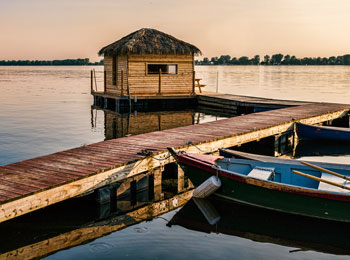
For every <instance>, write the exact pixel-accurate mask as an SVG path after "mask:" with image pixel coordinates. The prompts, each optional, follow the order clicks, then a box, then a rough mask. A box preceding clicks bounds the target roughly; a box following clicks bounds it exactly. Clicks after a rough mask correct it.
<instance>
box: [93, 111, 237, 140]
mask: <svg viewBox="0 0 350 260" xmlns="http://www.w3.org/2000/svg"><path fill="white" fill-rule="evenodd" d="M235 115H236V114H235V113H234V112H230V111H220V110H215V109H211V108H204V107H195V108H193V109H186V110H170V111H164V110H163V111H141V112H140V111H136V110H134V111H133V112H130V113H118V112H116V111H113V110H110V109H103V108H101V107H99V106H92V107H91V127H92V128H95V127H96V126H97V125H98V124H99V123H98V122H99V120H101V118H100V117H102V118H103V121H104V129H105V140H109V139H114V138H120V137H125V136H130V135H138V134H143V133H149V132H154V131H162V130H167V129H172V128H176V127H181V126H188V125H194V124H200V123H205V122H209V121H216V120H220V119H224V118H228V117H232V116H235Z"/></svg>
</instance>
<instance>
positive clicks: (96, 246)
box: [89, 242, 113, 254]
mask: <svg viewBox="0 0 350 260" xmlns="http://www.w3.org/2000/svg"><path fill="white" fill-rule="evenodd" d="M89 247H90V248H89V250H90V252H91V253H94V254H99V253H106V252H109V251H111V250H112V248H113V245H111V244H109V243H106V242H94V243H91V244H89Z"/></svg>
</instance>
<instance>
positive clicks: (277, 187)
mask: <svg viewBox="0 0 350 260" xmlns="http://www.w3.org/2000/svg"><path fill="white" fill-rule="evenodd" d="M169 151H170V152H171V154H172V155H173V156H174V157H175V159H176V160H177V162H178V163H179V164H180V166H181V168H182V169H183V170H184V172H185V174H186V175H187V177H189V179H190V180H191V182H192V183H193V185H194V186H195V187H197V188H196V190H195V192H196V193H198V194H199V193H200V191H203V192H202V193H203V194H204V193H206V191H209V190H213V192H214V193H213V195H216V196H219V197H222V198H225V199H228V200H232V201H236V202H240V203H243V204H247V205H252V206H256V207H260V208H265V209H270V210H275V211H281V212H286V213H290V214H296V215H303V216H308V217H314V218H321V219H327V220H333V221H340V222H350V191H349V190H350V182H349V181H350V171H349V169H348V168H345V169H344V168H343V167H342V166H340V167H329V168H327V169H325V168H321V167H320V166H317V165H313V164H310V163H306V162H304V163H303V164H300V163H299V162H298V163H287V162H263V161H256V160H245V159H231V158H224V157H223V156H213V155H203V154H190V153H186V152H178V153H176V152H175V151H174V150H173V149H171V148H170V149H169ZM304 164H306V165H304ZM328 166H330V165H328ZM334 166H335V165H334ZM334 174H336V176H335V175H334ZM300 175H301V176H300ZM213 176H216V179H219V180H220V183H221V186H218V187H217V188H216V189H215V190H214V189H213V188H214V186H217V185H216V184H215V183H214V184H213V185H214V186H213V185H211V182H210V180H211V179H212V178H213ZM202 184H203V185H202ZM204 184H205V185H204ZM197 190H198V192H197ZM207 194H208V195H209V194H210V193H208V192H207ZM194 196H195V195H194Z"/></svg>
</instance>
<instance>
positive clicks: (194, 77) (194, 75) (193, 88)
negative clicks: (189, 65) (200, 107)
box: [192, 71, 196, 95]
mask: <svg viewBox="0 0 350 260" xmlns="http://www.w3.org/2000/svg"><path fill="white" fill-rule="evenodd" d="M195 87H196V72H195V71H193V74H192V95H194V94H195Z"/></svg>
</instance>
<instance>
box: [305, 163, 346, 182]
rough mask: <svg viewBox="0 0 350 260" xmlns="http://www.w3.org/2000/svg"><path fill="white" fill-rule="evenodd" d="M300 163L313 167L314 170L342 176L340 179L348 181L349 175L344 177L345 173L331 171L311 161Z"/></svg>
mask: <svg viewBox="0 0 350 260" xmlns="http://www.w3.org/2000/svg"><path fill="white" fill-rule="evenodd" d="M301 163H302V164H304V165H306V166H309V167H311V168H314V169H316V170H319V171H321V172H326V173H329V174H332V175H334V176H337V177H339V178H342V179H345V180H348V181H350V178H349V177H346V176H345V175H342V174H339V173H337V172H333V171H330V170H327V169H325V168H322V167H320V166H317V165H314V164H311V163H308V162H301Z"/></svg>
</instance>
